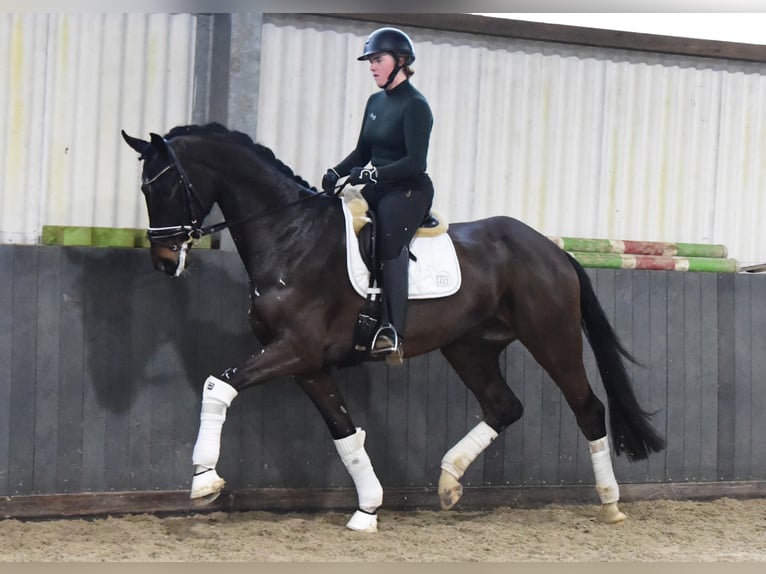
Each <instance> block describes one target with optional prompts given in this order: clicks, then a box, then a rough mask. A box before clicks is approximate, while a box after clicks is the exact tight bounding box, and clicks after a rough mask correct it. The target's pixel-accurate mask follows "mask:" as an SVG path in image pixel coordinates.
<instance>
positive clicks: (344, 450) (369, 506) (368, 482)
mask: <svg viewBox="0 0 766 574" xmlns="http://www.w3.org/2000/svg"><path fill="white" fill-rule="evenodd" d="M365 436H366V433H365V432H364V431H363V430H362V429H360V428H357V429H356V432H355V433H354V434H352V435H351V436H347V437H346V438H342V439H339V440H336V441H333V442H334V443H335V448H336V449H337V450H338V454H339V455H340V458H341V460H342V461H343V465H344V466H345V467H346V470H348V473H349V474H350V475H351V478H352V479H353V480H354V486H355V487H356V494H357V496H358V498H359V509H360V510H363V511H364V512H367V513H374V512H375V511H376V510H377V509H378V507H379V506H380V505H381V504H383V487H382V486H381V485H380V481H379V480H378V477H377V476H375V471H374V470H373V468H372V462H370V457H369V456H368V455H367V451H365V450H364V438H365ZM349 527H350V526H349Z"/></svg>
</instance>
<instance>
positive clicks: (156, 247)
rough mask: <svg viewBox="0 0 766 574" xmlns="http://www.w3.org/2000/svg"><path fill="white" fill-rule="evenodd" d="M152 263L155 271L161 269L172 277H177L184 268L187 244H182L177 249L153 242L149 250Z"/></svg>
mask: <svg viewBox="0 0 766 574" xmlns="http://www.w3.org/2000/svg"><path fill="white" fill-rule="evenodd" d="M150 253H151V256H152V263H153V264H154V268H155V269H156V270H157V271H162V272H163V273H166V274H167V275H170V276H172V277H178V276H179V275H181V273H183V272H184V270H185V269H186V258H187V253H188V245H187V244H185V243H184V244H182V245H180V246H179V247H178V249H177V250H174V249H171V248H170V247H169V246H166V245H160V244H158V243H153V244H152V247H151V250H150Z"/></svg>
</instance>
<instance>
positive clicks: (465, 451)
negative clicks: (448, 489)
mask: <svg viewBox="0 0 766 574" xmlns="http://www.w3.org/2000/svg"><path fill="white" fill-rule="evenodd" d="M496 438H497V433H496V432H495V429H493V428H492V427H491V426H489V425H488V424H487V423H485V422H484V421H481V422H480V423H479V424H477V425H476V426H475V427H473V428H472V429H471V430H470V431H469V433H468V434H467V435H465V436H464V437H463V438H462V439H460V442H458V443H457V444H456V445H455V446H453V447H452V448H451V449H449V450H448V451H447V454H445V455H444V458H442V464H441V466H442V470H445V471H447V472H449V473H450V474H451V475H452V476H454V477H455V478H457V479H458V480H459V479H460V478H461V477H462V476H463V474H464V473H465V471H466V469H467V468H468V467H469V466H470V465H471V463H472V462H473V461H474V460H476V457H477V456H479V455H480V454H481V453H482V452H484V449H486V448H487V447H488V446H489V445H490V444H491V443H492V441H493V440H495V439H496Z"/></svg>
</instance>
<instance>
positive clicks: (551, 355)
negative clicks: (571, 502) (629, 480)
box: [522, 319, 625, 524]
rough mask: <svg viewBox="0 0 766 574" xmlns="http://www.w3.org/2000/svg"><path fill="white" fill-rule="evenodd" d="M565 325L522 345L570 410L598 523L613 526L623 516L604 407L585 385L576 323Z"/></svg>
mask: <svg viewBox="0 0 766 574" xmlns="http://www.w3.org/2000/svg"><path fill="white" fill-rule="evenodd" d="M564 323H565V321H563V320H561V319H560V320H559V323H558V324H557V325H556V327H555V328H551V329H550V330H548V331H547V332H546V333H545V335H544V336H541V337H538V338H526V339H522V342H523V343H524V345H525V346H526V347H527V349H528V350H529V351H530V353H532V355H533V356H534V358H535V359H536V360H537V362H538V363H540V366H542V367H543V369H545V371H546V372H547V373H548V374H549V375H550V377H551V379H553V381H554V382H555V383H556V386H558V387H559V389H560V390H561V392H562V394H563V395H564V398H565V399H566V401H567V404H568V405H569V407H570V408H571V409H572V412H573V413H574V416H575V419H576V420H577V425H578V426H579V427H580V430H581V431H582V433H583V435H584V436H585V438H586V439H587V441H588V448H589V451H590V456H591V463H592V465H593V473H594V475H595V479H596V491H597V492H598V495H599V499H600V500H601V511H600V514H599V520H601V521H602V522H606V523H609V524H616V523H618V522H622V521H623V520H625V515H624V514H623V513H622V512H620V510H619V509H618V507H617V502H618V501H619V498H620V491H619V486H618V484H617V480H616V479H615V476H614V470H613V468H612V459H611V453H610V449H609V439H608V437H607V433H606V416H605V409H604V404H603V403H602V402H601V401H600V400H599V398H598V397H597V396H596V395H595V393H594V392H593V389H592V388H591V386H590V384H589V383H588V377H587V374H586V372H585V365H584V364H583V360H582V333H581V331H580V329H579V323H577V322H575V321H573V327H572V328H567V326H566V325H565V324H564ZM538 324H539V323H538ZM574 325H576V328H575V327H574Z"/></svg>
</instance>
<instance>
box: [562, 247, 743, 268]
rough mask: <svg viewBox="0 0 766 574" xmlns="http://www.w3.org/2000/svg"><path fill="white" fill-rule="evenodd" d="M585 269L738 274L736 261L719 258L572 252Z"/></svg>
mask: <svg viewBox="0 0 766 574" xmlns="http://www.w3.org/2000/svg"><path fill="white" fill-rule="evenodd" d="M569 253H570V255H572V257H574V258H575V259H576V260H577V261H578V262H579V263H580V265H582V266H583V267H601V268H606V269H652V270H664V271H706V272H710V273H736V272H737V271H738V270H739V265H738V263H737V261H736V259H723V258H718V257H666V256H659V255H632V254H625V253H594V252H584V251H570V252H569Z"/></svg>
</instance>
